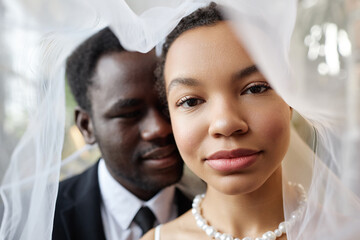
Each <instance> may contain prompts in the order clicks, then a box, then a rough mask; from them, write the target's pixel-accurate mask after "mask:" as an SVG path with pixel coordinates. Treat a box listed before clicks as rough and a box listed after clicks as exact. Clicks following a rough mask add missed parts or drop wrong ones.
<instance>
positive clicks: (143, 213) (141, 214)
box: [134, 207, 156, 235]
mask: <svg viewBox="0 0 360 240" xmlns="http://www.w3.org/2000/svg"><path fill="white" fill-rule="evenodd" d="M155 219H156V218H155V216H154V214H153V212H152V211H151V210H150V208H148V207H142V208H140V209H139V211H138V212H137V214H136V215H135V217H134V222H135V223H136V224H137V225H139V227H140V228H141V230H142V235H144V234H145V233H146V232H147V231H149V230H150V229H151V228H153V227H154V222H155Z"/></svg>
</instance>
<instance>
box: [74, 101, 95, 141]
mask: <svg viewBox="0 0 360 240" xmlns="http://www.w3.org/2000/svg"><path fill="white" fill-rule="evenodd" d="M75 123H76V126H77V127H78V128H79V130H80V132H81V134H82V135H83V137H84V140H85V142H86V143H87V144H94V143H96V138H95V135H94V127H93V124H92V120H91V116H90V113H88V112H87V111H86V110H84V109H82V108H81V107H79V106H77V107H76V108H75Z"/></svg>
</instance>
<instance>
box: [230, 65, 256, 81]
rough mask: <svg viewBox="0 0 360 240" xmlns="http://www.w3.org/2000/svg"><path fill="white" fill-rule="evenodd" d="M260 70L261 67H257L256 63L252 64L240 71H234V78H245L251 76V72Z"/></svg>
mask: <svg viewBox="0 0 360 240" xmlns="http://www.w3.org/2000/svg"><path fill="white" fill-rule="evenodd" d="M258 72H259V69H258V68H257V66H256V65H251V66H248V67H246V68H243V69H241V70H240V71H238V72H236V73H234V74H233V75H232V79H233V80H234V81H236V80H240V79H243V78H246V77H248V76H250V75H251V74H254V73H258Z"/></svg>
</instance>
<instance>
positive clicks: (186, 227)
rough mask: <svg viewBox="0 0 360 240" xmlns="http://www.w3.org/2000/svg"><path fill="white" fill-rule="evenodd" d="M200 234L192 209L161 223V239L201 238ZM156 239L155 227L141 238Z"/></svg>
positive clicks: (146, 239)
mask: <svg viewBox="0 0 360 240" xmlns="http://www.w3.org/2000/svg"><path fill="white" fill-rule="evenodd" d="M200 233H202V232H200ZM198 234H199V231H198V227H197V225H196V222H195V219H194V217H193V215H192V213H191V211H188V212H186V213H184V214H183V215H181V216H180V217H178V218H176V219H175V220H173V221H171V222H169V223H166V224H163V225H161V228H160V239H161V240H178V239H179V240H183V239H199V238H198V237H197V235H198ZM154 239H155V229H152V230H150V231H149V232H147V233H146V234H145V235H144V237H143V238H141V240H154Z"/></svg>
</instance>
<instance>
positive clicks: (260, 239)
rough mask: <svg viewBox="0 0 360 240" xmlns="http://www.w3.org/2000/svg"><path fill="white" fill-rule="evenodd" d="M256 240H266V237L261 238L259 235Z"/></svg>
mask: <svg viewBox="0 0 360 240" xmlns="http://www.w3.org/2000/svg"><path fill="white" fill-rule="evenodd" d="M255 240H264V239H262V238H260V237H257V238H255Z"/></svg>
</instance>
